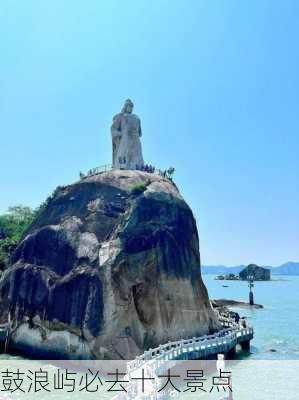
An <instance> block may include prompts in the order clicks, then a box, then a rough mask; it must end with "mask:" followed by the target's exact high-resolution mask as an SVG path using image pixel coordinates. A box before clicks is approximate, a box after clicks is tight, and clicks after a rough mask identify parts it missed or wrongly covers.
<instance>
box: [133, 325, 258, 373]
mask: <svg viewBox="0 0 299 400" xmlns="http://www.w3.org/2000/svg"><path fill="white" fill-rule="evenodd" d="M253 334H254V331H253V328H252V327H250V326H246V327H244V326H241V324H235V323H234V324H232V326H230V327H224V328H223V329H222V330H221V331H219V332H217V333H214V334H212V335H204V336H200V337H194V338H192V339H186V340H184V339H182V340H177V341H174V342H168V343H165V344H162V345H160V346H159V347H157V348H155V349H149V350H147V351H145V352H144V353H143V354H142V355H140V356H138V357H136V359H135V360H133V361H131V362H130V363H129V370H130V371H133V370H135V369H139V368H142V367H143V366H144V365H149V364H156V366H157V367H159V364H160V361H163V362H164V361H165V360H199V359H209V358H214V357H215V358H216V357H217V354H226V355H228V357H229V358H230V357H232V356H233V355H234V354H235V351H236V347H237V345H240V346H241V348H242V349H243V350H249V348H250V340H251V339H253Z"/></svg>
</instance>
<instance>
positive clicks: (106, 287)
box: [0, 170, 220, 359]
mask: <svg viewBox="0 0 299 400" xmlns="http://www.w3.org/2000/svg"><path fill="white" fill-rule="evenodd" d="M0 295H1V298H2V301H3V302H4V303H5V304H6V305H7V308H8V309H9V311H10V315H11V319H12V332H11V340H10V343H11V346H12V347H14V348H15V349H19V350H22V351H23V352H27V353H28V352H29V353H31V354H32V355H33V356H34V357H54V358H59V357H61V358H98V359H103V358H110V359H119V358H122V359H130V358H133V357H135V356H136V355H138V354H140V353H142V352H143V351H144V350H145V349H148V348H150V347H152V348H153V347H155V346H158V345H159V344H160V343H165V342H167V341H169V340H176V339H181V338H190V337H193V336H198V335H203V334H208V333H211V332H214V331H215V330H217V329H219V328H220V325H219V322H218V320H217V317H216V315H215V313H214V312H213V310H212V308H211V305H210V302H209V298H208V293H207V290H206V288H205V286H204V284H203V282H202V279H201V272H200V255H199V244H198V234H197V229H196V223H195V219H194V217H193V214H192V211H191V210H190V208H189V207H188V205H187V204H186V203H185V201H184V200H183V198H182V197H181V195H180V193H179V191H178V189H177V188H176V186H175V185H174V184H173V183H172V182H171V181H169V180H167V179H165V178H163V177H161V176H159V175H156V174H149V173H146V172H141V171H128V170H126V171H124V170H113V171H110V172H105V173H102V174H98V175H95V176H90V177H87V178H84V179H83V180H81V181H79V182H77V183H75V184H72V185H70V186H67V187H64V188H60V189H58V190H57V191H56V192H55V195H54V196H53V198H52V199H51V201H50V202H49V203H48V205H47V206H46V208H45V209H44V210H43V211H42V213H41V214H40V215H39V216H38V218H37V219H36V220H35V221H34V223H33V224H32V225H31V227H30V228H29V230H28V232H27V233H26V236H25V237H24V238H23V240H22V242H21V243H20V244H19V246H18V247H17V249H16V251H15V253H14V255H13V260H12V265H11V267H10V268H9V269H8V270H7V271H6V272H5V273H4V276H3V277H2V279H1V282H0ZM4 303H3V304H4Z"/></svg>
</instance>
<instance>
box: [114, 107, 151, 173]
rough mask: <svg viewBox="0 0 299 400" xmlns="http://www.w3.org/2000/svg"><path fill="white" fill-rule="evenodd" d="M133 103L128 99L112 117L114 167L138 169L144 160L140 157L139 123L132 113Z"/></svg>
mask: <svg viewBox="0 0 299 400" xmlns="http://www.w3.org/2000/svg"><path fill="white" fill-rule="evenodd" d="M133 107H134V104H133V103H132V101H131V100H130V99H127V100H126V101H125V104H124V106H123V108H122V110H121V112H120V113H119V114H116V115H115V116H114V117H113V122H112V126H111V136H112V166H113V168H114V169H140V168H142V166H143V164H144V161H143V157H142V149H141V141H140V137H141V135H142V133H141V123H140V119H139V118H138V116H137V115H135V114H133V113H132V111H133Z"/></svg>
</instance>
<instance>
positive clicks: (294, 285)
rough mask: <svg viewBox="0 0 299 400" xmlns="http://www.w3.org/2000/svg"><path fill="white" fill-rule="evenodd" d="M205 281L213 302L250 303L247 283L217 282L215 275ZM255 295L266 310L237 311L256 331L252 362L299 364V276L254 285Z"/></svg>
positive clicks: (274, 279) (245, 309) (207, 277)
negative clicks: (297, 362)
mask: <svg viewBox="0 0 299 400" xmlns="http://www.w3.org/2000/svg"><path fill="white" fill-rule="evenodd" d="M203 281H204V283H205V285H206V287H207V289H208V292H209V297H210V299H230V300H241V301H246V302H248V297H249V288H248V283H247V282H244V281H222V280H215V276H214V275H203ZM224 286H227V287H224ZM253 293H254V301H255V303H256V304H261V305H262V306H263V308H262V309H256V308H248V309H247V308H243V307H242V308H233V310H234V311H237V312H238V313H239V314H240V315H243V316H246V317H247V320H248V322H249V323H250V324H251V325H252V326H253V327H254V339H253V340H252V341H251V354H250V355H249V359H252V360H275V359H276V360H299V276H273V279H272V280H270V281H263V282H254V288H253ZM273 350H274V351H273Z"/></svg>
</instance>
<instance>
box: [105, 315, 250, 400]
mask: <svg viewBox="0 0 299 400" xmlns="http://www.w3.org/2000/svg"><path fill="white" fill-rule="evenodd" d="M217 314H218V313H217ZM218 318H219V321H220V322H221V324H222V326H223V329H222V330H220V331H218V332H217V333H214V334H212V335H204V336H199V337H194V338H192V339H182V340H177V341H173V342H168V343H165V344H161V345H160V346H159V347H157V348H155V349H149V350H147V351H145V352H144V353H143V354H142V355H140V356H138V357H136V359H135V360H133V361H130V362H128V363H127V375H126V376H127V378H128V385H127V387H126V393H120V394H118V395H117V396H115V397H114V398H113V400H129V399H136V398H142V399H146V400H153V399H154V400H156V399H160V398H163V396H162V397H161V396H160V395H159V394H158V393H157V386H156V385H157V382H158V381H159V379H158V377H157V376H158V373H159V371H162V370H164V371H165V370H166V368H169V365H172V366H173V362H175V361H176V360H177V361H178V362H179V360H200V359H202V360H206V359H213V358H215V359H216V358H217V355H218V354H224V355H226V356H227V358H232V357H233V355H234V353H235V351H236V347H237V345H240V346H241V347H242V349H244V350H249V348H250V340H251V339H253V334H254V331H253V328H252V327H250V326H248V325H247V324H245V321H242V323H236V322H235V321H234V320H232V319H229V318H226V317H223V315H221V314H218ZM170 363H171V364H170ZM142 373H143V374H145V375H143V376H145V377H150V379H153V380H154V383H153V384H152V386H150V388H149V390H148V391H147V393H144V392H143V391H142V392H141V391H140V390H141V389H140V386H138V384H137V382H136V380H134V379H136V378H134V376H141V374H142Z"/></svg>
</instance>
